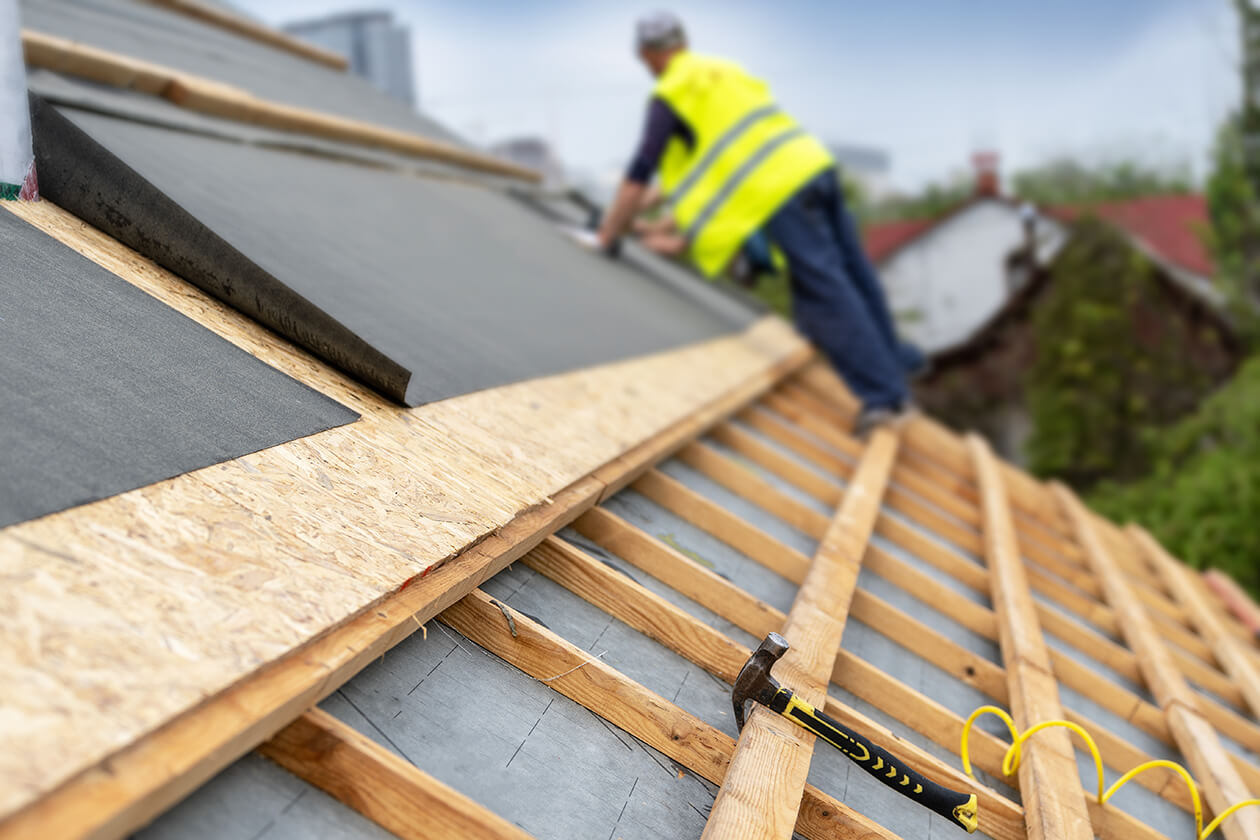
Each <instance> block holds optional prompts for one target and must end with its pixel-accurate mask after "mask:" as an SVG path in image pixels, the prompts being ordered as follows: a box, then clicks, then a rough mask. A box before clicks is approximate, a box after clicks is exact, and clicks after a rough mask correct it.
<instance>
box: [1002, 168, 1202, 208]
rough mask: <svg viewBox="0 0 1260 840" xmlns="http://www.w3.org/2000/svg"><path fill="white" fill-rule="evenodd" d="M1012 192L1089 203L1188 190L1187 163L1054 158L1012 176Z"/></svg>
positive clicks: (1039, 200)
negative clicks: (1165, 163) (1143, 162)
mask: <svg viewBox="0 0 1260 840" xmlns="http://www.w3.org/2000/svg"><path fill="white" fill-rule="evenodd" d="M1013 180H1014V185H1015V194H1016V195H1018V196H1019V197H1020V198H1023V199H1027V200H1028V201H1032V202H1034V203H1036V204H1043V205H1058V204H1071V205H1088V204H1096V203H1099V202H1103V201H1119V200H1122V199H1126V198H1140V197H1142V196H1148V195H1175V194H1182V193H1188V192H1190V191H1191V188H1192V179H1191V178H1190V171H1189V168H1188V167H1187V166H1185V165H1184V164H1182V165H1158V166H1152V165H1146V164H1141V163H1136V162H1134V161H1130V160H1120V161H1108V162H1103V163H1097V164H1092V165H1090V164H1084V163H1081V162H1079V161H1077V160H1074V159H1072V158H1065V157H1061V158H1056V159H1054V160H1051V161H1048V162H1046V163H1044V164H1041V165H1040V166H1035V167H1032V168H1030V169H1026V170H1023V171H1021V172H1018V173H1016V174H1015V176H1014V179H1013Z"/></svg>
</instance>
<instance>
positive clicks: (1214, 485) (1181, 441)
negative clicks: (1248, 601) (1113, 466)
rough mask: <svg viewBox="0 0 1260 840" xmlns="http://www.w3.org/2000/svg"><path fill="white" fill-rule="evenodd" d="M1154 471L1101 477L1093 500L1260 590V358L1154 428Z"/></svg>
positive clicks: (1184, 555)
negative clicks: (1125, 480) (1123, 478)
mask: <svg viewBox="0 0 1260 840" xmlns="http://www.w3.org/2000/svg"><path fill="white" fill-rule="evenodd" d="M1146 445H1147V450H1148V453H1149V456H1150V458H1151V460H1152V462H1153V469H1152V471H1151V473H1150V474H1149V476H1148V477H1146V478H1145V479H1143V480H1142V481H1139V482H1136V483H1133V484H1130V485H1128V486H1122V485H1118V484H1116V483H1114V482H1105V483H1103V484H1100V485H1099V486H1098V488H1097V489H1096V490H1095V491H1094V493H1093V494H1092V496H1091V498H1090V502H1091V503H1092V504H1093V505H1094V506H1095V507H1096V508H1097V509H1098V510H1100V511H1101V512H1103V513H1105V514H1107V515H1109V516H1111V517H1113V518H1115V519H1118V520H1120V521H1125V520H1131V521H1135V522H1138V523H1140V524H1142V525H1143V526H1145V527H1146V528H1147V529H1148V530H1149V531H1151V533H1152V534H1154V535H1155V536H1156V537H1157V538H1158V539H1159V540H1160V542H1162V543H1163V544H1164V545H1165V546H1166V547H1167V548H1168V549H1169V550H1170V551H1171V552H1173V554H1174V555H1176V556H1177V557H1179V558H1181V559H1182V560H1185V561H1186V562H1187V563H1190V564H1191V565H1194V566H1197V567H1200V568H1203V567H1206V566H1215V567H1217V568H1221V569H1224V570H1225V571H1227V572H1229V573H1230V574H1231V575H1233V577H1234V578H1235V579H1236V580H1238V581H1239V582H1240V583H1242V584H1244V585H1246V586H1248V587H1250V588H1251V590H1252V592H1260V528H1257V527H1256V523H1257V522H1260V358H1255V359H1252V360H1251V361H1250V362H1248V363H1247V364H1246V365H1244V366H1243V367H1242V368H1241V369H1240V370H1239V372H1238V374H1237V375H1236V376H1235V377H1234V379H1233V380H1232V381H1231V382H1230V383H1229V384H1228V385H1227V386H1225V387H1224V388H1222V389H1221V390H1220V391H1218V392H1217V393H1215V394H1213V395H1212V396H1211V397H1209V398H1208V399H1206V400H1204V402H1203V404H1202V405H1201V406H1200V408H1199V409H1198V410H1197V411H1196V412H1195V413H1194V414H1192V415H1191V416H1189V417H1187V418H1186V419H1184V420H1183V421H1181V422H1180V423H1178V424H1176V425H1174V426H1173V427H1171V428H1169V429H1166V430H1163V431H1158V432H1150V433H1148V434H1147V440H1146Z"/></svg>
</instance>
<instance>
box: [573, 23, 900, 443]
mask: <svg viewBox="0 0 1260 840" xmlns="http://www.w3.org/2000/svg"><path fill="white" fill-rule="evenodd" d="M636 46H637V48H638V53H639V57H640V59H642V61H643V63H644V64H645V65H647V67H648V69H649V70H650V71H651V73H652V75H654V76H655V77H656V79H657V81H656V87H655V90H654V94H653V96H652V99H651V102H650V103H649V106H648V113H647V121H646V125H645V127H644V130H643V136H642V139H641V141H640V144H639V148H638V151H637V153H636V154H635V156H634V159H633V161H632V162H631V164H630V167H629V170H628V171H627V172H626V175H625V178H624V179H623V181H622V183H621V186H620V188H619V189H618V191H617V195H616V198H615V199H614V201H613V204H612V206H611V207H610V208H609V210H608V212H607V214H606V215H605V217H604V222H603V225H602V226H601V228H600V231H599V236H598V244H599V246H600V247H602V248H605V249H611V248H613V246H614V245H615V243H616V241H617V239H618V238H619V237H620V236H621V235H622V234H623V233H625V232H626V231H628V230H630V229H631V228H632V227H634V229H635V231H636V232H637V233H638V234H639V235H640V236H641V237H642V238H643V241H644V242H645V244H647V245H648V246H649V247H652V248H655V249H656V250H660V251H663V252H669V253H681V252H685V253H686V254H687V255H688V256H689V257H690V258H691V259H692V260H693V261H694V262H695V264H696V265H697V267H698V268H699V269H700V270H701V271H702V272H704V274H706V275H708V276H713V275H716V274H718V273H720V272H721V271H722V270H723V269H724V268H725V267H726V265H727V264H728V262H730V260H731V258H732V257H733V256H734V255H735V254H736V253H737V252H738V251H739V250H740V248H741V247H742V246H743V244H744V243H745V241H746V240H748V239H749V237H751V236H753V235H755V234H757V233H758V231H761V230H764V231H765V233H766V234H767V235H768V236H769V238H770V239H771V241H772V242H773V243H774V244H775V245H776V246H777V247H778V248H779V250H780V251H781V252H782V253H783V254H784V256H785V257H786V259H787V264H788V270H789V273H790V275H791V288H792V309H793V318H794V320H795V321H796V325H797V328H798V329H799V330H800V331H801V332H802V333H804V334H805V335H806V336H807V337H808V338H809V339H810V340H811V341H813V342H814V344H815V345H817V346H818V347H819V348H820V349H821V351H822V352H823V354H824V355H826V356H827V358H828V359H829V360H830V361H831V363H832V365H833V366H834V367H835V368H836V370H837V371H839V373H840V374H841V376H843V378H844V380H845V382H846V383H847V384H848V386H849V388H850V390H852V391H853V393H854V394H855V395H856V396H857V397H858V398H859V399H860V400H861V401H862V410H861V412H860V413H859V415H858V419H857V422H856V424H855V432H856V433H857V434H860V435H865V434H866V433H867V432H869V431H870V430H871V429H872V428H874V427H875V426H877V425H881V424H884V423H888V422H891V421H893V420H895V419H897V418H898V417H899V416H900V415H901V414H902V412H903V411H905V410H906V408H907V407H908V405H909V389H908V386H907V381H906V374H907V371H908V370H910V369H913V368H915V367H917V366H919V365H921V364H922V361H923V359H922V356H921V355H920V354H919V352H918V351H917V349H914V348H912V347H910V346H909V345H905V344H903V343H902V342H900V341H899V340H898V338H897V334H896V330H895V328H894V326H893V320H892V315H891V313H890V312H889V308H888V303H887V301H886V300H885V297H884V293H883V289H882V287H881V286H880V283H879V278H878V277H877V276H876V274H875V270H874V268H873V267H872V266H871V264H870V261H869V260H868V259H867V257H866V255H865V254H864V252H863V250H862V245H861V240H860V239H859V236H858V233H857V228H856V225H855V224H854V221H853V218H852V216H851V215H850V214H849V211H848V210H847V208H846V207H845V203H844V196H843V193H842V191H841V187H840V180H839V177H838V173H837V171H836V166H835V163H834V161H833V160H832V158H831V155H830V153H829V152H828V151H827V150H826V149H825V148H824V147H823V145H822V144H821V143H820V142H819V141H818V140H817V139H815V138H814V137H813V136H811V135H810V134H808V133H807V132H806V131H805V130H804V129H803V128H801V127H800V126H799V125H798V124H797V122H796V121H795V120H793V119H792V118H791V117H790V116H789V115H788V114H786V113H784V111H783V110H781V109H780V108H779V107H778V106H777V105H776V104H775V102H774V99H773V97H772V96H771V94H770V89H769V87H768V86H767V84H766V83H765V82H763V81H761V80H760V79H757V78H755V77H753V76H750V75H749V74H748V73H746V72H745V71H744V70H743V69H742V68H740V67H739V66H738V65H737V64H734V63H733V62H730V61H727V60H725V59H721V58H713V57H709V56H703V55H698V54H696V53H693V52H690V51H689V50H688V49H687V37H686V34H685V32H684V30H683V26H682V23H681V21H679V19H678V18H677V17H675V16H674V15H672V14H670V13H668V12H657V13H655V14H652V15H649V16H647V17H645V18H643V19H642V20H640V21H639V22H638V24H637V26H636ZM658 171H659V175H660V183H659V186H660V193H661V194H662V195H663V197H664V198H665V200H666V201H667V202H668V208H669V212H668V214H667V215H666V216H665V217H663V219H658V220H657V221H656V222H653V223H644V222H639V223H636V221H635V217H636V216H637V215H638V214H639V212H640V211H641V210H642V209H643V208H644V207H645V206H646V203H647V202H649V201H651V199H652V197H653V196H654V195H655V193H656V191H655V189H654V188H652V187H651V186H650V183H651V181H652V178H653V176H654V175H655V174H656V173H657V172H658Z"/></svg>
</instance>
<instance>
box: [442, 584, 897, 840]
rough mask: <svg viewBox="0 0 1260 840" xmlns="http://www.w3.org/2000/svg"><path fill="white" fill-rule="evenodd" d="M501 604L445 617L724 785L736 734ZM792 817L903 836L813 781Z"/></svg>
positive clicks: (887, 838)
mask: <svg viewBox="0 0 1260 840" xmlns="http://www.w3.org/2000/svg"><path fill="white" fill-rule="evenodd" d="M502 609H507V607H503V608H502ZM502 609H501V608H500V605H499V602H497V601H495V600H494V599H492V598H490V597H489V596H488V595H485V594H484V593H482V592H480V591H476V592H473V593H472V594H471V595H469V596H468V597H466V598H465V599H464V600H462V601H460V602H459V603H457V604H455V605H454V606H452V607H451V608H449V609H448V610H447V611H446V612H445V613H443V614H442V620H443V621H444V622H446V623H447V624H449V625H450V626H451V627H452V628H453V629H455V630H456V631H458V632H459V633H462V634H463V635H464V636H466V637H468V638H469V639H470V640H471V641H473V642H475V643H477V644H478V645H481V646H482V647H483V648H485V649H486V650H488V651H490V652H491V653H493V654H495V655H496V656H499V657H500V658H502V659H504V660H505V661H507V662H509V663H511V664H512V665H514V666H516V667H517V668H519V669H521V670H522V671H524V672H525V673H527V674H529V675H530V676H532V677H534V678H535V679H538V680H543V681H545V682H546V683H547V684H548V685H549V686H551V687H552V688H553V689H555V690H556V691H558V692H559V693H561V694H563V695H564V696H565V697H568V698H569V699H571V700H573V701H575V702H577V703H580V704H582V705H583V706H585V707H586V708H587V709H590V710H591V711H592V712H594V713H595V714H597V715H599V716H600V717H602V718H603V719H604V720H606V721H608V722H609V723H611V724H613V725H614V726H617V727H620V728H621V729H623V730H625V731H626V732H628V733H630V734H631V735H633V736H634V737H636V738H638V739H639V740H640V741H643V742H644V743H646V744H648V745H649V746H651V747H654V748H655V749H657V750H659V751H661V752H662V753H664V754H665V755H667V756H669V757H670V758H671V759H673V760H674V761H677V762H678V763H679V764H682V765H683V766H685V767H687V768H688V769H690V770H691V771H693V772H694V773H696V774H697V775H699V776H701V777H703V778H705V779H707V780H709V781H710V782H713V783H714V784H721V783H722V782H723V780H724V778H725V777H726V774H727V772H728V768H729V766H730V763H731V756H732V754H733V753H734V752H735V741H734V740H733V739H732V738H731V737H730V736H728V735H725V734H723V733H722V732H720V731H719V730H718V729H716V728H715V727H713V726H710V725H709V724H707V723H705V722H704V721H702V720H700V719H699V718H697V717H695V716H693V715H691V714H688V713H687V712H685V711H683V710H682V709H680V708H678V707H677V706H675V705H674V704H673V703H670V702H669V701H668V700H665V699H664V698H662V697H661V696H659V695H657V694H654V693H653V692H651V691H649V690H648V689H646V688H644V687H643V686H642V685H639V684H638V683H636V682H634V681H633V680H631V679H629V678H628V677H626V676H625V675H624V674H621V673H620V672H618V671H617V670H616V669H614V668H612V667H610V666H608V665H606V664H604V663H603V662H601V661H600V660H598V659H596V658H594V657H592V656H591V655H590V654H589V653H588V652H587V651H584V650H582V649H581V648H578V647H576V646H574V645H572V644H570V643H569V642H567V641H565V640H564V639H562V638H560V637H559V636H557V635H555V634H554V633H552V632H551V631H550V630H547V629H546V628H545V627H542V626H541V625H539V624H537V623H536V622H534V621H532V620H531V619H529V618H528V617H527V616H524V615H522V614H521V613H518V612H513V613H512V615H513V618H514V626H515V629H516V633H515V634H513V633H512V632H511V630H509V628H508V625H507V622H506V621H505V620H504V618H503V613H502ZM793 820H794V828H795V830H796V831H797V832H798V833H800V834H801V835H803V836H804V837H807V838H810V840H829V838H835V837H862V838H869V840H901V838H898V837H897V836H896V835H895V834H893V833H892V832H890V831H888V830H887V829H885V828H883V827H882V826H880V825H878V824H877V823H875V822H873V821H872V820H870V819H868V818H867V817H864V816H862V815H861V814H859V813H857V812H856V811H854V810H853V809H852V808H850V807H849V806H847V805H845V804H844V803H842V802H840V801H838V800H836V799H835V798H833V797H831V796H828V795H827V794H825V793H823V792H822V791H820V790H818V789H817V788H815V787H813V786H812V785H809V786H806V787H805V790H804V793H803V795H802V797H801V807H800V811H799V813H798V814H796V815H794V817H793ZM790 831H791V827H790V828H789V832H790Z"/></svg>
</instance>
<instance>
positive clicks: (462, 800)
mask: <svg viewBox="0 0 1260 840" xmlns="http://www.w3.org/2000/svg"><path fill="white" fill-rule="evenodd" d="M259 752H261V753H262V754H263V755H264V756H266V757H267V758H269V759H271V760H272V761H274V762H276V763H277V764H279V765H280V766H281V767H283V768H284V769H286V770H288V771H289V772H290V773H292V774H294V775H295V776H298V777H299V778H301V779H304V780H306V781H307V782H309V783H310V784H312V785H314V786H315V787H317V788H319V789H320V790H322V791H324V792H325V793H328V794H330V795H332V796H334V797H336V798H337V799H339V800H341V801H342V802H343V803H345V804H346V805H348V806H349V807H351V808H353V809H354V810H356V811H358V812H359V813H360V814H362V815H363V816H365V817H367V818H368V819H370V820H372V821H373V822H374V823H376V824H377V825H379V826H381V827H382V828H384V829H386V830H388V831H391V832H393V833H394V834H395V835H396V836H398V837H400V838H403V840H444V838H449V837H460V838H469V840H528V838H529V836H530V835H528V834H526V833H525V832H524V831H522V830H521V829H519V828H517V827H516V826H514V825H512V824H511V823H509V822H508V821H507V820H505V819H503V818H502V817H499V816H497V815H495V814H493V813H491V812H490V811H488V810H487V809H486V808H484V807H483V806H481V805H479V804H477V803H476V802H475V801H473V800H472V799H469V798H468V797H467V796H464V795H463V794H462V793H459V792H458V791H456V790H455V789H453V788H451V787H448V786H447V785H444V784H442V783H441V782H439V781H438V780H437V779H435V778H433V777H432V776H430V775H429V774H428V773H425V772H423V771H421V770H419V769H417V768H416V767H415V765H413V764H411V763H410V762H409V761H407V760H406V759H402V758H399V757H398V756H396V755H394V754H393V753H391V752H390V751H389V750H387V749H385V748H384V747H382V746H381V745H380V744H377V743H376V742H375V741H373V740H372V739H371V738H368V737H367V736H365V735H361V734H359V733H358V732H356V731H355V730H354V729H353V728H351V727H350V726H348V725H346V724H344V723H342V722H341V721H339V720H337V718H335V717H333V716H332V715H330V714H328V713H327V712H325V711H323V710H322V709H311V710H310V711H308V712H306V713H305V714H304V715H302V716H301V717H300V718H298V719H297V720H295V721H294V722H293V723H291V724H289V725H288V726H286V727H285V728H284V729H282V730H280V731H279V732H277V733H276V734H275V736H273V737H272V738H271V740H269V741H267V742H266V743H265V744H263V745H262V746H261V747H259Z"/></svg>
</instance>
